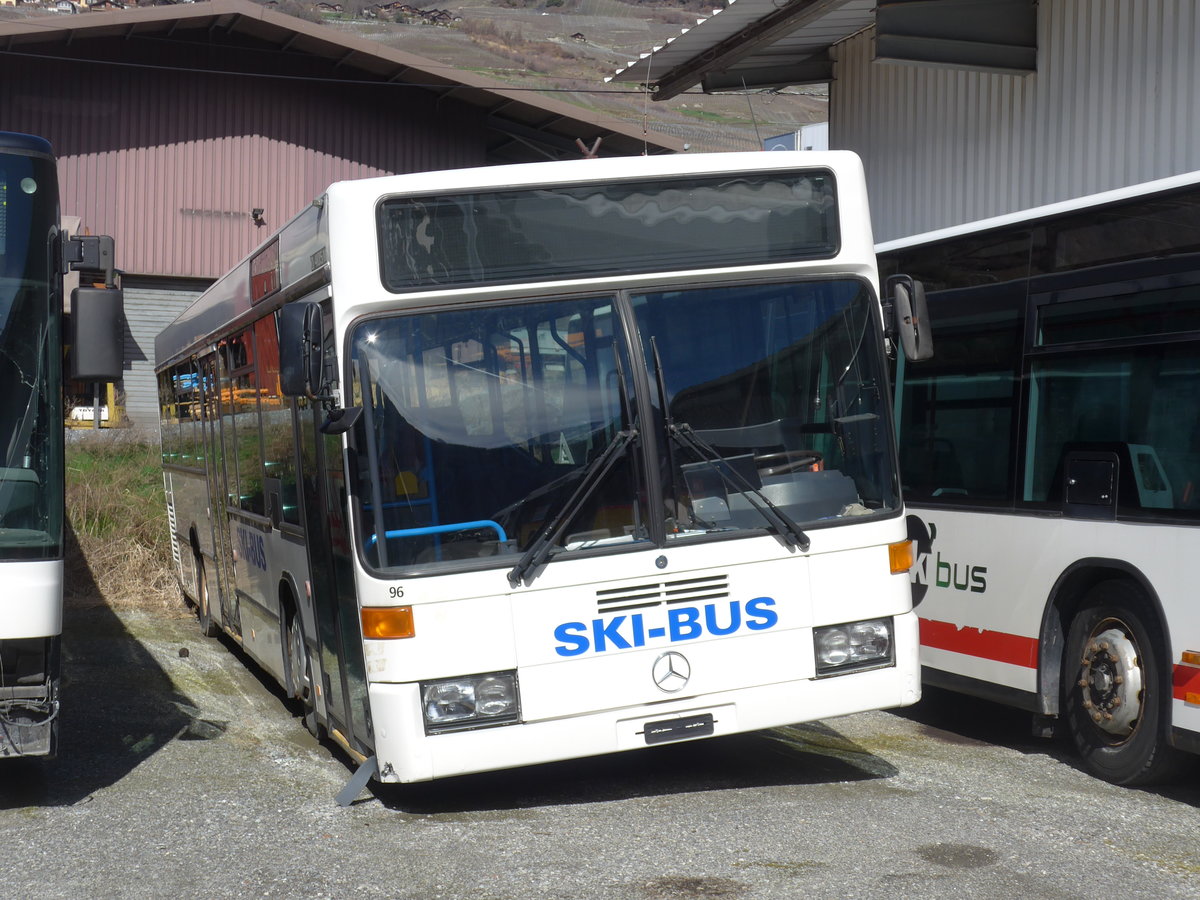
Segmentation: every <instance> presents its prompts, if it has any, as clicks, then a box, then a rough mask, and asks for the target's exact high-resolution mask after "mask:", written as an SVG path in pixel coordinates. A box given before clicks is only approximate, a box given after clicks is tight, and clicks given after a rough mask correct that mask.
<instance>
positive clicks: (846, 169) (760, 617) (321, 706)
mask: <svg viewBox="0 0 1200 900" xmlns="http://www.w3.org/2000/svg"><path fill="white" fill-rule="evenodd" d="M869 223H870V218H869V211H868V208H867V197H866V193H865V190H864V181H863V173H862V169H861V165H860V163H859V160H858V159H857V157H855V156H853V155H852V154H848V153H830V154H783V153H755V154H721V155H697V156H690V157H689V156H673V157H653V158H625V159H600V160H580V161H575V162H553V163H540V164H534V165H521V166H506V167H494V168H484V169H475V170H457V171H443V172H429V173H423V174H417V175H400V176H392V177H385V178H377V179H369V180H363V181H355V182H342V183H337V184H334V185H332V186H331V187H330V188H329V189H328V191H327V192H326V193H325V194H324V195H323V196H321V197H318V198H317V199H316V200H314V201H313V203H312V204H311V206H309V207H308V208H307V209H305V210H304V211H303V212H301V213H300V214H299V215H298V216H296V217H295V218H294V219H293V220H292V221H291V222H290V223H289V224H287V225H286V226H285V227H284V228H282V230H280V231H279V232H278V233H277V234H275V235H274V236H272V237H271V238H270V239H269V240H267V241H266V242H265V243H264V244H262V245H261V246H260V247H259V248H258V249H256V250H255V251H254V252H253V253H252V254H251V255H250V256H249V257H247V258H246V259H245V260H244V261H243V262H242V263H240V264H239V265H238V266H237V267H236V268H235V269H234V270H233V271H232V272H230V273H229V274H228V275H226V276H225V277H223V278H222V279H220V280H219V281H218V282H217V283H216V284H215V285H214V286H213V287H212V288H211V289H210V290H209V291H208V292H207V293H206V294H204V295H203V296H202V297H200V298H199V299H198V300H197V301H196V302H195V303H194V305H193V306H191V307H190V308H189V309H188V310H187V311H186V312H184V313H183V314H182V315H181V316H180V317H179V319H178V320H176V321H175V322H174V323H173V324H171V325H170V326H169V327H168V328H167V329H166V330H165V331H164V332H163V333H162V334H161V335H160V336H159V338H158V342H157V347H156V350H157V360H158V371H159V373H160V387H161V395H162V409H163V420H162V444H163V458H164V473H165V489H166V497H167V506H168V510H169V514H170V522H171V526H172V538H173V544H174V547H175V550H176V558H177V561H178V565H179V577H180V579H181V583H182V586H183V590H184V591H185V593H186V594H187V595H188V596H189V597H190V598H191V600H192V601H194V603H195V605H196V607H197V609H198V611H199V617H200V621H201V623H202V624H203V626H204V628H205V629H206V630H209V631H215V630H216V629H217V628H220V629H223V630H224V631H225V632H226V633H228V634H229V635H230V636H231V637H232V638H233V639H234V640H235V641H237V642H238V643H239V644H240V645H241V646H242V647H243V648H244V649H245V651H246V652H247V653H248V654H249V655H250V656H251V657H253V659H255V660H256V661H257V662H258V663H260V664H261V665H262V666H263V667H264V668H265V669H266V670H267V671H268V672H270V673H271V674H272V675H273V676H274V677H275V678H277V679H278V680H279V681H280V683H281V684H282V685H284V687H285V690H286V691H287V692H288V693H289V694H290V695H292V696H293V697H295V698H296V699H297V700H298V701H299V702H300V704H302V709H303V714H304V717H305V720H306V723H307V724H308V725H309V726H310V727H311V728H313V729H314V730H322V729H323V730H324V731H325V732H326V733H327V734H328V735H330V736H331V737H332V738H333V739H334V740H335V741H336V742H337V743H338V744H340V745H341V746H342V747H343V748H344V749H345V750H346V751H348V752H349V754H350V755H351V756H352V757H353V758H355V759H356V760H358V761H359V763H360V765H359V768H358V772H357V773H356V776H355V778H354V779H351V782H350V784H349V785H347V792H344V794H343V798H342V799H343V802H346V799H347V798H349V797H351V796H352V795H354V794H356V793H357V791H358V790H359V789H361V787H362V786H363V785H364V784H365V782H366V780H367V779H368V778H375V779H376V780H378V781H380V782H413V781H422V780H429V779H434V778H440V777H443V776H449V775H456V774H460V773H467V772H478V771H485V770H494V769H502V768H507V767H513V766H520V765H526V764H531V763H538V762H543V761H550V760H561V759H567V758H574V757H580V756H585V755H591V754H600V753H607V752H611V751H619V750H626V749H631V748H636V747H645V746H647V745H653V744H658V743H663V742H668V741H677V740H687V739H691V738H699V737H705V736H709V735H724V734H731V733H735V732H741V731H747V730H751V729H762V728H768V727H773V726H778V725H782V724H785V723H792V722H797V721H802V720H811V719H817V718H822V717H827V716H836V715H843V714H846V713H852V712H855V711H859V710H867V709H875V708H881V707H889V706H898V705H903V704H908V703H913V702H914V701H916V700H917V699H918V696H919V678H918V670H917V624H916V619H915V617H914V616H913V614H912V611H911V592H910V588H909V581H908V578H907V571H908V568H909V566H910V562H911V561H910V554H911V545H910V543H909V542H908V541H907V538H906V527H905V521H904V516H903V511H902V508H901V501H900V494H899V490H898V476H897V468H896V467H897V464H896V461H895V452H894V432H893V430H892V427H891V424H890V423H891V412H890V400H889V396H890V395H889V386H888V381H887V373H886V364H885V358H884V349H885V334H884V327H885V326H884V321H885V320H884V317H883V315H882V312H883V310H882V308H881V303H880V299H879V293H878V280H877V274H876V262H875V254H874V247H873V245H872V241H871V231H870V224H869ZM910 291H911V286H909V287H908V288H905V287H903V286H902V288H901V289H900V290H899V291H898V295H899V296H900V299H901V300H904V299H905V298H907V297H909V295H910ZM902 334H903V335H905V336H908V337H912V336H913V335H912V329H904V330H903V331H902Z"/></svg>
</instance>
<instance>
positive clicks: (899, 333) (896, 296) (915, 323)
mask: <svg viewBox="0 0 1200 900" xmlns="http://www.w3.org/2000/svg"><path fill="white" fill-rule="evenodd" d="M887 285H888V287H889V288H890V289H891V293H892V308H893V315H894V318H895V321H894V323H893V326H892V327H893V330H894V332H895V336H896V337H897V338H898V339H899V341H900V346H901V347H903V348H904V358H905V359H907V360H908V361H909V362H920V361H921V360H924V359H929V358H931V357H932V356H933V330H932V328H931V327H930V322H929V310H928V309H927V308H926V305H925V285H923V284H921V282H919V281H916V280H914V279H912V278H909V277H908V276H907V275H893V276H892V277H891V278H889V279H888V280H887Z"/></svg>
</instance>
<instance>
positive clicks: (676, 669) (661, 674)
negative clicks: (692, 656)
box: [650, 650, 692, 694]
mask: <svg viewBox="0 0 1200 900" xmlns="http://www.w3.org/2000/svg"><path fill="white" fill-rule="evenodd" d="M650 671H651V674H652V675H653V676H654V683H655V684H657V685H658V688H659V690H661V691H665V692H666V693H668V694H674V693H676V692H678V691H682V690H683V688H684V686H685V685H686V684H687V683H688V679H689V678H691V677H692V666H691V663H689V662H688V661H687V657H686V656H684V655H683V654H682V653H676V652H675V651H674V650H668V651H667V652H666V653H664V654H663V655H662V656H660V657H659V658H658V659H656V660H655V661H654V667H653V668H652V669H651V670H650Z"/></svg>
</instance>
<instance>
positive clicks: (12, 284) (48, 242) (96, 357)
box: [0, 132, 124, 758]
mask: <svg viewBox="0 0 1200 900" xmlns="http://www.w3.org/2000/svg"><path fill="white" fill-rule="evenodd" d="M72 269H76V270H79V271H80V272H81V279H80V282H81V285H82V286H81V287H78V288H76V289H74V290H73V291H72V292H71V304H70V307H69V309H70V311H71V315H70V318H69V320H68V318H67V315H66V312H67V309H66V308H65V304H64V302H63V276H64V275H65V274H66V273H67V272H68V271H70V270H72ZM92 279H94V281H92ZM123 330H124V325H123V322H122V297H121V291H120V289H119V288H117V287H116V285H115V272H114V269H113V241H112V239H111V238H109V237H99V236H90V235H89V236H87V237H72V236H70V235H68V234H66V233H64V232H63V231H62V230H61V229H60V227H59V207H58V178H57V170H56V166H55V161H54V154H53V152H52V150H51V147H50V144H49V143H48V142H47V141H45V140H43V139H42V138H39V137H33V136H31V135H26V134H15V133H10V132H0V758H4V757H14V756H53V755H54V753H55V752H56V750H57V746H58V708H59V656H60V641H61V635H62V618H63V616H62V610H63V577H64V566H63V518H64V493H65V492H64V486H63V376H64V367H63V356H64V354H63V349H64V333H67V334H68V335H71V336H73V335H76V334H78V335H81V336H84V337H82V338H81V339H79V340H71V339H70V338H68V339H67V342H68V343H71V344H72V345H73V346H72V348H71V365H70V370H69V374H70V376H71V377H72V378H78V379H79V380H81V381H85V382H88V381H90V382H107V381H115V380H116V379H117V378H119V377H120V376H121V368H122V352H121V351H122V341H121V336H122V334H123Z"/></svg>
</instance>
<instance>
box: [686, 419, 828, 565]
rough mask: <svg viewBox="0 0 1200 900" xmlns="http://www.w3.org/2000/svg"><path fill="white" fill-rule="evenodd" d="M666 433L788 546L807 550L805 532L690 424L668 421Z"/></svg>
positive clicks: (807, 541)
mask: <svg viewBox="0 0 1200 900" xmlns="http://www.w3.org/2000/svg"><path fill="white" fill-rule="evenodd" d="M667 434H668V435H670V436H671V437H672V438H674V439H675V440H676V441H678V442H679V443H680V444H682V445H683V446H684V447H687V449H689V450H691V451H692V452H693V453H694V454H696V456H698V457H700V459H702V460H703V461H704V462H706V463H708V464H709V466H711V467H712V469H713V471H715V472H716V473H717V474H718V475H720V476H721V479H722V480H723V481H724V482H725V484H726V485H727V486H728V487H732V488H734V490H736V491H737V492H738V493H740V494H741V495H742V496H744V497H745V498H746V502H747V503H749V504H750V505H751V506H752V507H754V509H756V510H757V511H758V513H759V515H761V516H762V517H763V518H764V519H766V520H767V522H769V523H770V524H771V525H772V526H773V527H774V528H775V530H776V531H777V532H778V533H779V536H780V537H781V538H783V540H784V542H785V543H786V544H787V545H788V546H789V547H799V548H800V550H801V552H803V553H807V552H808V548H809V544H810V541H809V539H808V535H806V534H805V533H804V532H803V531H801V530H800V526H799V525H797V524H796V523H795V522H793V521H792V519H791V517H790V516H789V515H788V514H787V513H785V512H784V511H783V510H782V509H780V508H779V507H778V506H776V505H775V504H774V503H772V502H771V500H770V498H769V497H767V495H766V494H764V493H763V492H762V490H761V489H759V488H756V487H755V486H754V485H752V484H751V483H750V482H749V481H747V480H746V478H745V476H743V475H742V473H741V472H739V471H738V470H737V469H735V468H733V467H732V466H731V465H729V463H728V462H726V460H725V458H724V457H723V456H721V454H720V453H719V452H718V451H717V449H716V448H715V447H713V446H712V444H710V443H708V442H707V441H706V440H704V438H702V437H700V435H698V434H696V430H695V429H694V428H692V426H691V425H689V424H688V423H687V422H675V421H673V420H669V421H668V422H667ZM756 498H757V499H756Z"/></svg>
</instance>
